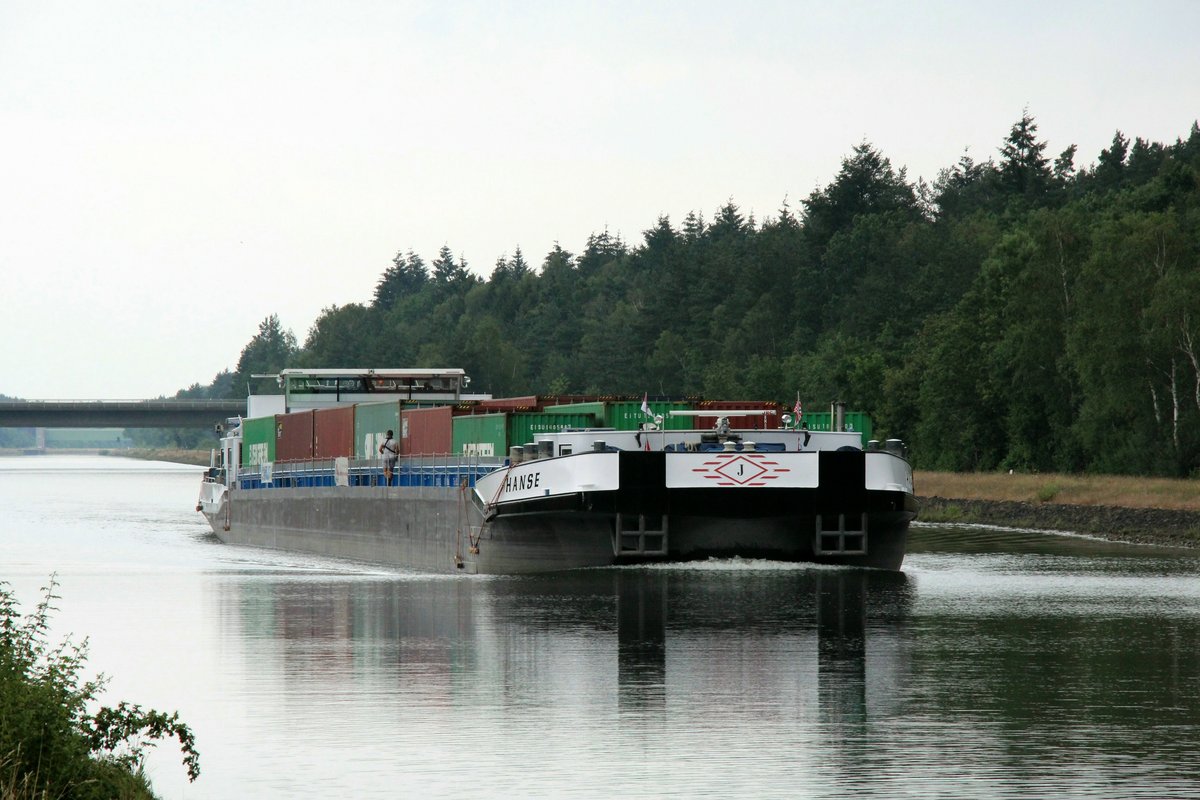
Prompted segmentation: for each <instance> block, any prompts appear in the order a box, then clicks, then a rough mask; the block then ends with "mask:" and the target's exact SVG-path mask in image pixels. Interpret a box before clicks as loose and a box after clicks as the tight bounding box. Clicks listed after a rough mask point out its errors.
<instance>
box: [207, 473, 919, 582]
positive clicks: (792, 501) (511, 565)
mask: <svg viewBox="0 0 1200 800" xmlns="http://www.w3.org/2000/svg"><path fill="white" fill-rule="evenodd" d="M664 455H665V454H663V453H652V452H647V453H641V452H622V453H621V454H620V461H619V467H620V476H619V478H620V480H619V484H618V485H619V486H620V488H619V489H615V490H610V491H579V492H575V493H572V494H566V495H556V496H535V497H533V498H531V499H524V500H520V501H513V502H504V503H500V504H499V505H497V506H494V507H490V508H485V507H484V504H483V503H482V502H481V501H480V499H479V497H478V496H477V495H476V493H475V491H474V490H472V489H468V488H466V486H462V487H461V488H460V487H453V486H446V487H424V486H423V487H415V486H411V487H401V486H394V487H380V486H349V487H346V486H343V487H335V486H320V487H307V488H272V489H248V490H233V491H231V492H230V494H229V499H228V500H227V501H226V503H227V505H225V506H224V507H223V508H221V509H219V510H217V511H216V513H212V514H210V515H209V521H210V523H211V524H212V527H213V530H214V531H215V532H216V534H217V536H218V537H220V538H221V539H222V540H223V541H226V542H231V543H237V544H248V545H254V546H259V547H270V548H276V549H281V550H288V551H296V552H304V553H314V554H319V555H328V556H335V557H339V558H350V559H356V560H361V561H369V562H374V563H382V564H386V565H390V566H395V567H400V568H407V569H417V570H423V571H447V572H453V571H464V572H478V573H491V574H517V573H531V572H548V571H555V570H565V569H574V568H578V567H599V566H610V565H614V564H633V563H645V562H659V561H688V560H696V559H706V558H713V557H716V558H729V557H744V558H768V559H778V560H784V561H803V562H814V563H822V564H837V565H845V566H855V567H872V568H876V569H884V570H899V569H900V567H901V565H902V564H903V561H904V553H905V545H906V540H907V533H908V526H909V522H910V521H911V520H912V519H914V518H915V517H916V511H917V509H916V502H915V500H914V498H913V496H912V495H911V494H910V493H908V492H905V491H900V490H898V489H897V490H895V491H892V490H868V489H865V488H863V487H864V484H865V474H864V471H865V467H864V459H863V454H862V453H861V452H851V453H844V452H822V453H820V480H819V486H818V487H816V488H786V487H768V488H732V489H731V488H720V487H716V486H703V487H688V488H670V489H668V488H666V479H665V460H664Z"/></svg>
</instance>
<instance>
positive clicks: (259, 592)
mask: <svg viewBox="0 0 1200 800" xmlns="http://www.w3.org/2000/svg"><path fill="white" fill-rule="evenodd" d="M199 479H200V471H199V470H198V469H197V468H194V467H184V466H178V465H169V464H159V463H145V462H136V461H128V460H123V459H117V458H101V457H94V458H90V457H72V456H60V457H55V456H46V457H25V458H4V459H0V579H3V580H5V581H7V582H9V584H11V586H12V587H13V589H14V590H15V591H16V593H17V595H18V597H19V598H20V600H21V602H22V606H23V607H24V608H29V609H31V608H32V607H33V605H34V603H36V601H37V599H38V597H39V593H38V588H39V587H40V586H42V585H44V584H45V583H46V581H47V579H48V578H49V576H50V574H51V573H56V574H57V576H58V580H59V582H60V584H61V585H60V587H59V590H58V591H59V594H60V595H61V599H60V600H59V601H58V602H57V606H58V609H59V610H58V612H57V613H56V615H55V617H54V626H55V630H56V632H57V634H58V635H59V636H62V635H65V634H66V633H73V634H74V635H75V636H76V637H83V636H86V637H88V639H89V643H90V657H89V665H90V667H91V669H92V671H93V672H100V671H102V672H104V673H106V674H107V675H109V676H111V680H110V683H109V689H108V691H107V694H106V697H107V699H108V700H110V701H111V702H116V701H117V700H121V699H125V700H130V701H133V702H137V703H141V704H143V705H148V706H152V707H155V708H159V709H161V710H167V711H171V710H178V711H179V712H180V713H181V716H182V717H183V718H184V720H185V721H186V722H188V723H189V724H190V725H191V726H192V728H193V729H194V730H195V732H196V736H197V746H198V749H199V750H200V752H201V767H202V770H203V774H202V775H201V777H200V779H199V780H198V781H197V782H196V783H194V784H189V783H188V782H187V780H186V774H185V772H184V769H183V767H182V766H181V765H180V763H179V754H178V750H177V748H175V747H172V746H171V745H170V744H163V745H160V746H159V747H158V748H157V749H156V750H155V752H154V754H153V755H152V757H151V759H150V761H149V765H148V766H149V772H150V774H151V777H152V780H153V782H154V785H155V788H156V790H157V791H158V792H159V794H160V795H161V796H162V797H164V798H229V797H266V798H274V797H279V798H291V797H447V798H459V797H461V798H488V797H551V796H553V797H578V798H608V797H622V798H630V797H635V798H649V797H655V798H657V797H679V798H693V797H721V798H729V797H746V798H750V797H753V798H759V797H769V798H842V797H851V796H852V797H903V796H912V797H922V798H924V797H947V798H950V797H953V798H967V797H979V798H997V797H1001V798H1003V797H1013V798H1016V797H1022V798H1026V797H1063V798H1139V797H1145V798H1186V797H1200V580H1198V577H1200V558H1198V554H1196V553H1189V552H1179V551H1170V550H1163V549H1156V548H1151V547H1137V546H1125V545H1117V544H1111V543H1107V542H1101V541H1096V540H1093V539H1087V538H1082V537H1070V536H1053V535H1047V534H1041V533H1034V532H1020V531H1011V530H1000V529H995V528H963V527H941V526H919V527H917V528H916V529H915V530H914V532H913V536H912V540H913V541H912V547H911V549H910V553H911V554H910V556H909V557H908V559H907V561H906V563H905V569H904V572H903V573H901V574H888V573H879V572H867V571H857V570H838V569H824V568H814V567H811V566H803V565H788V564H779V563H773V562H762V561H752V560H746V561H741V560H731V561H716V562H705V563H700V564H694V565H687V566H678V567H657V568H639V569H605V570H584V571H579V572H575V573H571V574H564V575H559V576H554V577H532V578H480V577H472V576H452V577H430V576H425V575H417V574H409V573H403V572H397V571H392V570H386V569H381V568H378V567H372V566H363V565H355V564H347V563H342V562H334V561H324V560H315V559H311V558H306V557H298V556H292V555H287V554H280V553H273V552H268V551H262V550H254V549H250V548H240V547H233V546H228V545H223V544H221V543H220V542H218V541H217V540H216V539H215V538H214V537H212V536H211V534H210V533H209V532H208V528H207V526H206V525H205V524H204V522H203V520H202V518H201V517H200V515H199V514H197V513H196V512H195V511H194V510H193V509H194V506H195V500H196V493H197V488H198V485H199Z"/></svg>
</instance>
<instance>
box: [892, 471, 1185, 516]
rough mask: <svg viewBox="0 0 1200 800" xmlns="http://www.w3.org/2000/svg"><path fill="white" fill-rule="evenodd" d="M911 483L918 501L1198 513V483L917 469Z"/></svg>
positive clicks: (1154, 479) (1117, 476)
mask: <svg viewBox="0 0 1200 800" xmlns="http://www.w3.org/2000/svg"><path fill="white" fill-rule="evenodd" d="M913 482H914V484H915V485H916V490H917V495H918V496H919V497H944V498H953V499H966V500H999V501H1008V502H1014V503H1056V504H1065V505H1078V506H1120V507H1122V508H1169V509H1176V510H1183V511H1200V481H1197V480H1182V479H1172V478H1133V477H1126V476H1120V475H1054V474H1052V475H1024V474H1022V475H1009V474H1006V473H992V472H984V473H960V472H923V471H918V472H917V473H916V474H915V475H914V476H913Z"/></svg>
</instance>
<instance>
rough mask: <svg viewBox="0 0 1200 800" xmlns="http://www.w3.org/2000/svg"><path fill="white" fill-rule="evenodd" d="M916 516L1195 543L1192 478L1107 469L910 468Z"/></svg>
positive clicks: (1198, 538)
mask: <svg viewBox="0 0 1200 800" xmlns="http://www.w3.org/2000/svg"><path fill="white" fill-rule="evenodd" d="M914 484H915V486H916V490H917V497H918V500H919V502H920V507H921V513H920V517H919V519H920V520H921V521H924V522H966V523H980V524H986V525H1004V526H1010V527H1019V528H1038V529H1044V530H1055V531H1070V532H1074V533H1086V534H1090V535H1094V536H1100V537H1103V538H1106V539H1112V540H1114V541H1123V542H1137V543H1141V544H1159V545H1167V546H1172V547H1200V481H1195V480H1179V479H1169V478H1132V477H1123V476H1112V475H1009V474H1006V473H947V472H921V471H918V472H917V473H916V474H915V475H914Z"/></svg>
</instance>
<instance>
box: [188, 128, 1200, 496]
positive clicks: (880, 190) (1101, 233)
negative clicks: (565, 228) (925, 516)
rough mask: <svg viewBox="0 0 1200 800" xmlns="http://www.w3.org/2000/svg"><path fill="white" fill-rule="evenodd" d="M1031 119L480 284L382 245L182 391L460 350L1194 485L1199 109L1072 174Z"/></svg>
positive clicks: (1061, 464) (604, 237)
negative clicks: (843, 414) (912, 158)
mask: <svg viewBox="0 0 1200 800" xmlns="http://www.w3.org/2000/svg"><path fill="white" fill-rule="evenodd" d="M1037 130H1038V128H1037V123H1036V121H1035V119H1034V118H1033V117H1032V116H1031V115H1030V114H1029V113H1028V112H1026V113H1023V114H1022V116H1021V119H1019V120H1018V121H1017V122H1015V123H1014V124H1013V125H1012V127H1011V129H1010V130H1009V131H1008V132H1007V135H1005V136H1003V138H1002V139H1001V140H1000V143H999V146H998V147H997V149H996V153H995V155H994V156H992V157H989V158H987V159H985V160H975V159H973V158H971V157H970V156H969V155H967V154H964V155H963V156H962V157H961V158H960V159H959V161H958V162H957V163H955V164H954V165H953V166H950V167H947V168H945V169H942V170H941V171H940V172H939V174H938V175H937V178H936V180H934V181H933V182H932V184H930V183H927V182H925V181H923V180H918V181H911V180H909V179H908V177H907V174H906V170H905V169H904V168H902V167H901V168H897V167H895V166H893V165H892V163H891V162H890V160H889V159H888V158H887V157H886V156H885V155H884V154H883V153H881V152H879V151H878V150H877V149H876V148H875V147H873V146H872V145H871V144H869V143H866V142H864V143H861V144H859V145H857V146H855V147H853V148H852V149H851V150H850V152H849V154H848V155H847V156H846V157H845V158H844V159H843V161H842V164H841V169H840V171H839V172H838V174H837V175H836V177H835V178H834V179H833V180H832V182H830V183H829V185H827V186H825V187H824V188H822V189H818V190H814V191H813V192H812V193H811V194H810V195H809V196H808V197H806V198H803V199H802V200H801V201H800V202H799V203H798V205H797V207H795V208H793V206H792V205H791V204H790V203H789V202H788V201H787V200H786V199H785V200H784V201H783V202H782V203H781V207H780V208H779V210H778V212H777V213H776V214H775V215H774V216H769V217H765V218H763V219H755V218H754V217H753V216H750V215H747V214H745V213H743V212H742V211H741V210H740V209H739V207H738V206H737V204H736V203H735V202H734V201H733V200H732V199H731V200H730V201H729V202H728V203H726V204H725V205H724V206H723V207H721V208H720V209H718V210H717V211H716V212H715V213H713V214H711V217H706V216H705V215H703V214H702V213H698V212H692V213H689V214H688V215H687V216H686V217H685V218H684V219H682V220H671V219H668V218H667V217H660V218H659V219H657V220H653V221H647V223H648V225H647V228H646V230H645V231H644V232H643V233H642V238H641V241H637V242H629V241H624V240H622V239H621V238H620V237H619V236H613V235H611V234H610V233H608V232H607V231H601V232H599V233H594V234H593V235H591V236H589V237H588V240H587V242H586V243H585V244H584V245H583V247H582V248H581V250H580V251H579V252H577V253H576V252H571V251H568V250H566V249H564V248H563V247H561V246H559V245H558V244H556V245H555V246H554V248H553V249H552V250H551V251H550V252H549V253H547V254H546V255H545V257H544V258H542V259H541V262H540V264H537V265H535V264H533V263H531V262H530V261H528V260H527V257H526V255H525V254H524V253H523V252H522V251H521V250H520V248H516V249H514V250H513V252H512V253H511V254H504V255H502V256H500V257H499V258H498V259H497V260H496V263H495V265H494V267H493V268H492V271H491V275H490V277H488V278H487V279H483V278H481V277H480V276H479V275H478V274H477V273H476V271H473V270H472V269H469V268H468V265H467V264H466V263H465V261H464V260H463V259H462V258H456V257H455V255H454V251H453V250H452V249H451V248H450V247H449V246H448V245H447V246H444V247H442V249H441V251H440V252H439V253H438V254H437V256H436V258H433V259H432V260H431V261H429V262H426V261H425V260H424V259H423V258H422V256H421V255H419V254H417V253H415V252H413V251H412V250H402V251H401V252H398V253H397V254H396V255H395V257H394V259H393V260H392V262H391V265H390V266H388V267H387V268H386V269H385V270H384V271H383V273H382V274H381V275H380V278H379V281H378V284H377V286H376V287H375V292H374V296H373V297H372V298H369V299H364V301H363V302H362V303H352V304H349V305H344V306H336V305H335V306H329V307H327V308H325V309H324V310H323V312H322V313H321V314H320V316H319V317H318V319H317V320H316V321H315V322H314V323H313V325H312V327H311V329H310V330H309V331H308V333H307V335H306V337H305V339H304V341H303V343H301V342H299V341H298V340H297V338H296V336H295V335H294V334H293V333H292V332H291V331H288V330H285V329H284V328H283V327H282V326H281V324H280V322H279V319H278V317H276V316H274V315H272V316H270V317H268V318H267V319H265V320H263V321H262V323H261V324H260V326H259V332H258V334H257V335H255V336H254V338H253V339H252V340H251V341H250V342H249V343H248V344H247V345H246V346H245V348H244V349H243V351H242V353H241V356H240V358H239V359H238V362H237V366H236V368H235V369H234V370H233V371H231V372H222V373H221V374H220V375H218V376H216V377H215V378H214V380H213V381H212V383H211V384H209V385H207V386H203V385H194V386H192V387H190V388H188V389H185V390H182V391H181V392H179V395H178V396H180V397H202V396H222V397H226V396H238V395H243V394H245V392H246V387H247V385H248V383H249V376H250V375H251V374H253V373H263V372H274V371H277V370H279V369H281V368H284V367H342V366H394V367H403V366H413V367H417V366H420V367H443V366H445V367H462V368H463V369H465V370H466V371H467V374H468V375H470V376H471V377H472V385H471V389H472V391H480V392H490V393H491V394H493V395H495V396H507V395H520V394H560V393H589V394H635V395H639V396H640V395H641V394H642V393H643V392H648V393H649V394H650V395H651V396H652V397H653V396H656V395H658V396H703V397H708V398H723V399H770V400H778V401H780V402H783V403H785V404H786V405H787V406H788V407H789V408H790V407H791V405H792V404H793V403H794V402H795V398H796V397H797V396H799V398H800V399H801V400H802V401H803V402H804V404H805V406H806V407H807V408H827V407H828V403H829V402H830V401H833V400H841V401H845V402H846V403H848V404H849V405H850V407H851V408H853V409H856V410H862V411H867V412H869V413H870V414H871V415H872V417H873V419H874V421H875V425H876V431H877V433H879V434H882V435H884V436H895V437H899V438H902V439H904V440H905V441H906V442H907V443H908V444H909V446H910V448H911V453H912V457H913V460H914V464H915V466H917V467H918V468H923V469H938V470H954V471H990V470H1009V469H1013V470H1016V471H1054V472H1097V473H1111V474H1130V475H1165V476H1193V477H1194V476H1196V475H1197V474H1200V178H1198V176H1200V127H1198V126H1197V124H1196V123H1192V126H1191V129H1190V131H1189V132H1188V135H1187V138H1186V139H1183V138H1180V139H1177V140H1176V141H1175V142H1174V143H1172V144H1161V143H1156V142H1150V141H1147V140H1144V139H1141V138H1134V139H1132V140H1131V139H1129V138H1128V137H1126V136H1125V135H1124V134H1123V133H1122V132H1120V131H1118V132H1116V134H1115V135H1114V136H1113V139H1112V143H1111V145H1110V146H1109V147H1107V148H1105V149H1103V150H1102V151H1101V152H1100V153H1099V155H1098V157H1096V159H1095V161H1094V162H1093V163H1090V164H1087V165H1082V166H1077V165H1076V157H1077V152H1076V150H1077V148H1076V147H1075V146H1074V145H1072V146H1071V147H1068V148H1066V149H1065V150H1064V151H1063V152H1061V153H1059V154H1058V155H1054V154H1052V153H1047V152H1046V148H1047V144H1046V143H1045V142H1044V141H1041V140H1040V139H1039V137H1038V133H1037ZM178 435H182V432H180V434H177V436H178ZM187 435H193V434H187ZM206 446H207V445H206Z"/></svg>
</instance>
